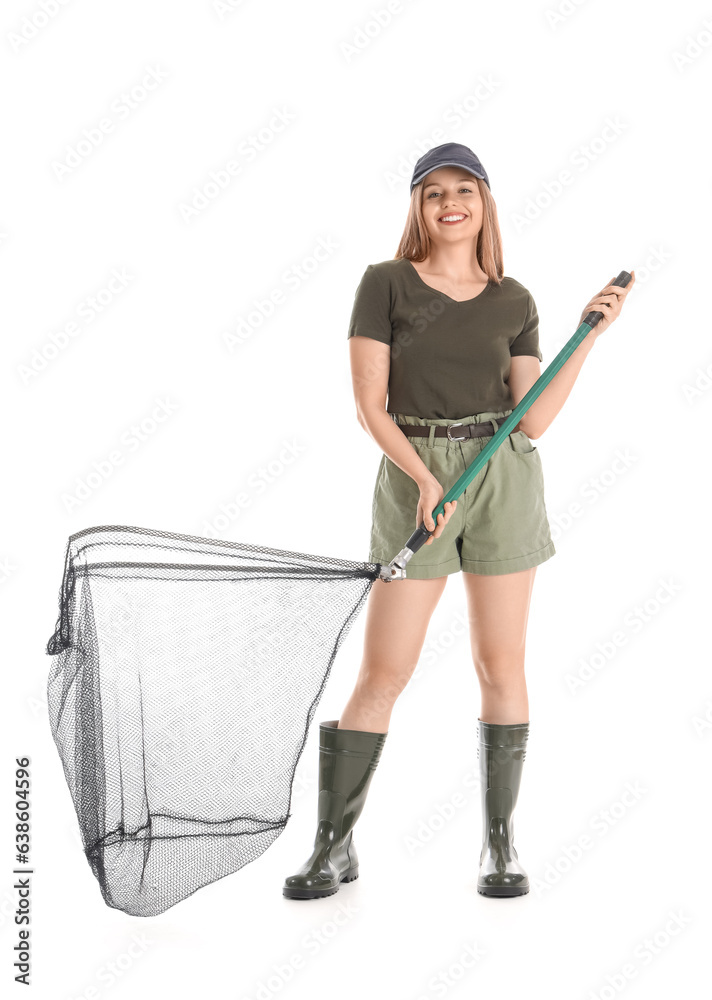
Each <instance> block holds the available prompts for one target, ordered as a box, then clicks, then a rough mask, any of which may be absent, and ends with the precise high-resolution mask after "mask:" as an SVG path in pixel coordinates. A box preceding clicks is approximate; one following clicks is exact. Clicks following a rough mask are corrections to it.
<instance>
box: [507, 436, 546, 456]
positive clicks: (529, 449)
mask: <svg viewBox="0 0 712 1000" xmlns="http://www.w3.org/2000/svg"><path fill="white" fill-rule="evenodd" d="M509 444H510V450H511V451H513V452H514V454H515V455H534V454H536V452H537V451H538V450H539V449H538V448H537V447H536V445H533V444H532V441H531V438H530V437H529V436H528V435H527V434H525V432H524V431H512V433H511V434H510V435H509Z"/></svg>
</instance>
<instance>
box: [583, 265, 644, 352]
mask: <svg viewBox="0 0 712 1000" xmlns="http://www.w3.org/2000/svg"><path fill="white" fill-rule="evenodd" d="M630 273H631V281H629V282H628V284H627V286H626V287H625V288H620V287H619V286H618V285H606V287H605V288H602V289H601V291H600V292H599V293H598V295H594V297H593V298H592V299H591V301H590V302H589V303H588V305H587V306H586V308H585V309H584V311H583V312H582V313H581V319H580V320H579V326H580V325H581V323H583V321H584V317H585V316H587V315H588V313H590V312H591V310H592V309H597V310H598V311H599V312H602V313H603V318H602V319H599V321H598V323H596V325H595V326H594V328H593V329H592V330H591V332H590V333H589V334H588V336H589V337H594V338H595V337H598V335H599V334H601V333H603V332H604V331H605V330H607V329H608V327H609V326H610V325H611V323H612V322H613V321H614V320H616V319H618V317H619V316H620V314H621V309H622V308H623V303H624V302H625V297H626V295H627V294H628V292H629V291H630V290H631V288H632V287H633V285H634V284H635V271H631V272H630ZM615 280H616V275H615V274H614V275H613V277H612V278H611V281H615Z"/></svg>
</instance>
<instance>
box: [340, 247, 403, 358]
mask: <svg viewBox="0 0 712 1000" xmlns="http://www.w3.org/2000/svg"><path fill="white" fill-rule="evenodd" d="M348 337H371V339H372V340H380V341H381V343H382V344H390V343H391V341H392V339H393V327H392V325H391V293H390V288H389V285H388V281H387V280H385V279H384V278H383V277H382V276H381V275H379V273H378V271H377V270H376V268H375V267H374V266H373V264H369V265H368V267H367V268H366V270H365V271H364V273H363V277H362V278H361V281H360V282H359V284H358V288H357V289H356V294H355V295H354V304H353V309H352V310H351V319H350V320H349V331H348Z"/></svg>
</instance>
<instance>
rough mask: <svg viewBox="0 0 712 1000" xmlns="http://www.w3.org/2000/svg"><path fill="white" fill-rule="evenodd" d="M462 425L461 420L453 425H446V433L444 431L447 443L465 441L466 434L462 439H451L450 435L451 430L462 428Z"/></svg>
mask: <svg viewBox="0 0 712 1000" xmlns="http://www.w3.org/2000/svg"><path fill="white" fill-rule="evenodd" d="M462 424H463V421H462V420H458V421H457V422H456V423H454V424H448V426H447V431H446V432H447V439H448V441H464V440H465V438H466V437H467V434H463V435H462V437H453V436H452V435H451V434H450V431H451V429H452V428H453V427H462Z"/></svg>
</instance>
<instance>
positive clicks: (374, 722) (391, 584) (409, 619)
mask: <svg viewBox="0 0 712 1000" xmlns="http://www.w3.org/2000/svg"><path fill="white" fill-rule="evenodd" d="M446 583H447V576H440V577H437V578H436V579H434V580H413V579H410V580H409V579H408V578H407V577H406V579H405V580H390V581H385V580H375V581H374V583H373V586H372V587H371V592H370V594H369V595H368V608H367V612H366V635H365V639H364V650H363V661H362V663H361V670H360V672H359V675H358V679H357V681H356V686H355V687H354V690H353V694H352V695H351V697H350V698H349V700H348V702H347V703H346V707H345V708H344V710H343V712H342V713H341V717H340V719H339V725H338V728H339V729H362V730H367V731H368V732H372V733H385V732H387V731H388V726H389V724H390V718H391V712H392V710H393V706H394V704H395V701H396V699H397V697H398V695H399V694H400V693H401V691H402V690H403V689H404V688H405V686H406V684H407V683H408V681H409V680H410V678H411V676H412V674H413V671H414V670H415V668H416V666H417V664H418V660H419V658H420V653H421V650H422V648H423V642H424V640H425V634H426V632H427V628H428V624H429V622H430V618H431V616H432V614H433V611H434V610H435V607H436V606H437V603H438V601H439V600H440V597H441V595H442V592H443V590H444V589H445V585H446Z"/></svg>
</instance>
